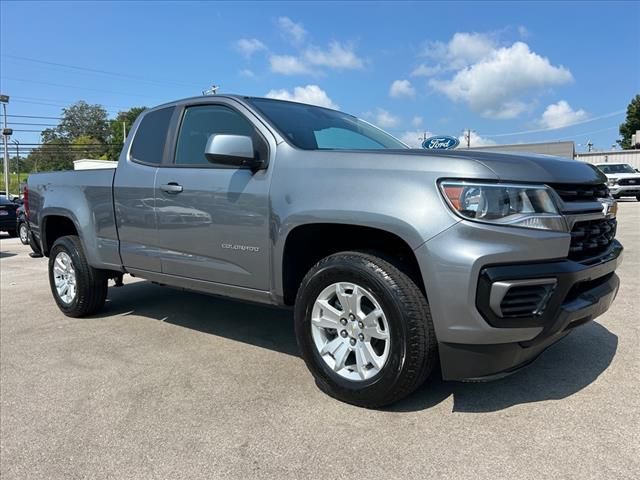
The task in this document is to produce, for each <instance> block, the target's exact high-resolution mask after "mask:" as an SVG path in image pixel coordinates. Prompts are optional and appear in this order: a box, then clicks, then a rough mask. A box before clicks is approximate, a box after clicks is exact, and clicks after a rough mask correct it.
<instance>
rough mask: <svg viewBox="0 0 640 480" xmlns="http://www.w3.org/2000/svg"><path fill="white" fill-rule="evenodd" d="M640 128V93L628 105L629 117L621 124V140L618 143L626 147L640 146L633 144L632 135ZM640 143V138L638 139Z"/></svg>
mask: <svg viewBox="0 0 640 480" xmlns="http://www.w3.org/2000/svg"><path fill="white" fill-rule="evenodd" d="M637 130H640V94H638V95H636V96H635V97H634V98H633V100H631V102H630V103H629V106H628V107H627V118H626V120H625V121H624V123H621V124H620V135H621V136H622V139H621V140H618V143H619V144H620V145H621V146H622V148H624V149H630V148H638V145H637V144H636V145H631V135H633V134H634V133H636V131H637ZM636 142H638V143H640V140H638V139H636Z"/></svg>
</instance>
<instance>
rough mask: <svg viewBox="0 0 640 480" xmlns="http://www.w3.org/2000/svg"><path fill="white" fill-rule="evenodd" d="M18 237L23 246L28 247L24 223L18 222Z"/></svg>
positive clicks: (27, 236) (27, 232) (26, 230)
mask: <svg viewBox="0 0 640 480" xmlns="http://www.w3.org/2000/svg"><path fill="white" fill-rule="evenodd" d="M18 236H19V237H20V241H21V242H22V244H23V245H29V229H28V228H27V224H26V223H24V222H20V225H19V226H18Z"/></svg>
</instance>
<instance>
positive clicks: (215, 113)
mask: <svg viewBox="0 0 640 480" xmlns="http://www.w3.org/2000/svg"><path fill="white" fill-rule="evenodd" d="M213 134H226V135H244V136H249V137H251V138H253V139H254V143H255V141H256V132H255V128H254V127H253V125H252V124H251V123H250V122H249V121H248V120H247V119H246V118H244V117H243V116H242V115H240V114H239V113H238V112H236V111H235V110H232V109H231V108H228V107H224V106H222V105H200V106H195V107H189V108H187V109H186V110H185V112H184V117H183V119H182V126H181V127H180V133H179V134H178V143H177V145H176V160H175V163H176V165H211V163H209V161H208V160H207V157H206V156H205V154H204V151H205V147H206V145H207V140H208V139H209V137H210V136H211V135H213Z"/></svg>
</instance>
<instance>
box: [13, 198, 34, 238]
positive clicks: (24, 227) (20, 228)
mask: <svg viewBox="0 0 640 480" xmlns="http://www.w3.org/2000/svg"><path fill="white" fill-rule="evenodd" d="M16 216H17V218H16V231H17V232H18V237H19V238H20V241H21V242H22V244H23V245H29V236H30V235H31V232H30V231H29V222H27V216H26V214H25V212H24V206H23V205H20V206H19V207H18V209H17V210H16Z"/></svg>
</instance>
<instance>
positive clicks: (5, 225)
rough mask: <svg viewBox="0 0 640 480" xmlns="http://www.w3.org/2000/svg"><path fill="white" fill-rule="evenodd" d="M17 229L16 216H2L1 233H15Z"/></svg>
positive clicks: (0, 219)
mask: <svg viewBox="0 0 640 480" xmlns="http://www.w3.org/2000/svg"><path fill="white" fill-rule="evenodd" d="M16 228H17V224H16V217H15V215H0V231H1V232H6V231H10V230H11V231H13V230H15V229H16Z"/></svg>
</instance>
